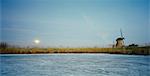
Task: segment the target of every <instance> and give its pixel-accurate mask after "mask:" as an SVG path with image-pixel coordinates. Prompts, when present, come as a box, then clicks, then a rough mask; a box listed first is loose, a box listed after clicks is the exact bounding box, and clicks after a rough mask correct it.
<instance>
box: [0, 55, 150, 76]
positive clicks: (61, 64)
mask: <svg viewBox="0 0 150 76" xmlns="http://www.w3.org/2000/svg"><path fill="white" fill-rule="evenodd" d="M0 58H1V61H0V70H1V75H0V76H150V56H139V55H115V54H1V55H0Z"/></svg>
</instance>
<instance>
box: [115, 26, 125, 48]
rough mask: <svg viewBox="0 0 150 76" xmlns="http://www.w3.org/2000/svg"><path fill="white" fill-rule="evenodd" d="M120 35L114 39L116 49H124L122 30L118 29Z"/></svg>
mask: <svg viewBox="0 0 150 76" xmlns="http://www.w3.org/2000/svg"><path fill="white" fill-rule="evenodd" d="M120 34H121V37H118V38H117V39H116V48H123V47H124V41H123V40H124V37H123V34H122V30H121V29H120Z"/></svg>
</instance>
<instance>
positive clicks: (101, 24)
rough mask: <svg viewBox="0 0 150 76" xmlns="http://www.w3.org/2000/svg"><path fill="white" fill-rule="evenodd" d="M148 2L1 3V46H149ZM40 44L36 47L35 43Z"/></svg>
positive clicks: (10, 0)
mask: <svg viewBox="0 0 150 76" xmlns="http://www.w3.org/2000/svg"><path fill="white" fill-rule="evenodd" d="M149 7H150V6H149V0H1V8H0V9H1V20H0V21H1V22H0V23H1V33H0V35H1V39H0V40H1V42H7V43H9V44H13V45H19V46H40V47H109V46H110V45H112V44H113V43H116V39H117V38H118V37H120V29H122V32H123V36H124V37H125V40H124V42H125V45H129V44H132V43H135V44H145V43H149V42H150V40H149V39H150V36H149V34H150V31H149V28H150V24H149V22H150V21H149V16H150V15H149V13H148V12H149ZM34 40H40V43H39V44H38V45H37V44H35V43H34V42H33V41H34Z"/></svg>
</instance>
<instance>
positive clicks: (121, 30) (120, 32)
mask: <svg viewBox="0 0 150 76" xmlns="http://www.w3.org/2000/svg"><path fill="white" fill-rule="evenodd" d="M120 34H121V38H124V37H123V34H122V30H121V29H120Z"/></svg>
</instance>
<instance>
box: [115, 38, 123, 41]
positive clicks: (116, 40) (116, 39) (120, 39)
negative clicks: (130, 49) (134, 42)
mask: <svg viewBox="0 0 150 76" xmlns="http://www.w3.org/2000/svg"><path fill="white" fill-rule="evenodd" d="M123 39H124V38H123V37H119V38H117V39H116V41H118V40H123Z"/></svg>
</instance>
